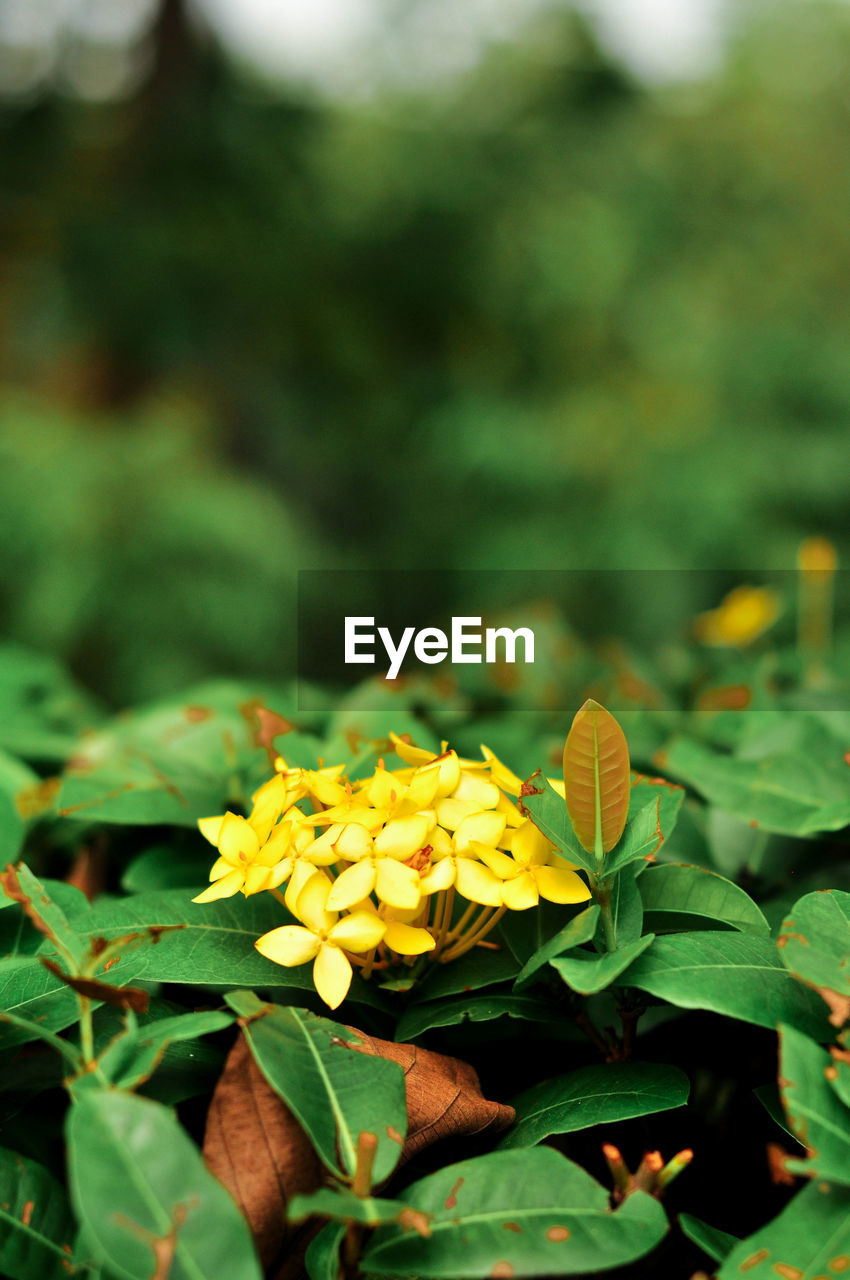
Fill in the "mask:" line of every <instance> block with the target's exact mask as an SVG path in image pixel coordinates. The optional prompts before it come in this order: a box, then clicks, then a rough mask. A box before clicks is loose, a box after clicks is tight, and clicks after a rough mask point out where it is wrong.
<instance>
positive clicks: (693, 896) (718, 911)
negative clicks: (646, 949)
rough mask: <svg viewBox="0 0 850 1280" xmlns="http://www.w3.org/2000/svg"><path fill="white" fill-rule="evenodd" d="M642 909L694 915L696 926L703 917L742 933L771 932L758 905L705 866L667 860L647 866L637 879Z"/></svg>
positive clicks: (658, 913) (741, 890)
mask: <svg viewBox="0 0 850 1280" xmlns="http://www.w3.org/2000/svg"><path fill="white" fill-rule="evenodd" d="M639 889H640V895H641V898H642V899H643V906H644V911H646V912H651V913H652V914H653V915H654V916H662V917H663V916H664V915H666V914H668V913H671V912H673V913H675V914H677V915H682V916H693V918H694V922H695V927H697V928H701V927H702V926H701V925H700V924H696V922H698V921H702V920H704V919H706V918H707V919H709V920H721V921H723V923H724V924H728V925H730V926H731V927H732V928H734V929H738V930H740V931H741V932H743V933H764V934H767V933H769V932H770V928H769V926H768V923H767V921H766V920H765V918H764V916H763V914H762V912H761V910H760V908H759V907H758V906H757V905H756V903H755V902H753V900H752V898H751V897H750V896H749V894H747V893H745V892H744V890H743V889H741V888H739V887H738V885H736V884H733V883H732V881H731V880H725V879H724V878H723V876H719V875H717V874H716V872H714V871H706V869H705V868H704V867H693V866H686V865H684V864H683V863H676V862H669V863H664V864H663V865H661V866H657V867H649V868H647V870H646V871H645V873H644V874H643V875H642V876H641V878H640V885H639Z"/></svg>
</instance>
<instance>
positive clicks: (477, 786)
mask: <svg viewBox="0 0 850 1280" xmlns="http://www.w3.org/2000/svg"><path fill="white" fill-rule="evenodd" d="M454 798H455V800H461V801H462V802H463V803H464V804H473V805H474V806H475V808H476V809H495V807H496V805H497V804H498V803H499V788H498V787H497V786H496V784H495V783H494V782H488V781H487V779H486V778H482V777H481V776H480V775H478V774H475V773H467V772H466V771H465V770H464V771H462V772H461V775H460V782H459V783H458V784H457V787H456V788H455V793H454Z"/></svg>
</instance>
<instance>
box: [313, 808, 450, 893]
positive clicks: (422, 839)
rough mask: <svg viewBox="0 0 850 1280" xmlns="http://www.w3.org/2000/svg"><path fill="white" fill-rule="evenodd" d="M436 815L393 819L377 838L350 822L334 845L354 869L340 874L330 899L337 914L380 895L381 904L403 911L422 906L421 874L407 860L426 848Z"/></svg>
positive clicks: (412, 815)
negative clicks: (370, 897) (384, 903)
mask: <svg viewBox="0 0 850 1280" xmlns="http://www.w3.org/2000/svg"><path fill="white" fill-rule="evenodd" d="M433 826H434V822H433V814H432V815H430V816H429V815H427V814H422V813H416V814H410V815H409V816H408V817H406V818H393V819H392V820H391V821H390V822H388V823H387V825H386V826H385V827H383V828H382V830H381V831H379V832H378V834H377V835H376V836H375V837H374V839H373V838H372V837H371V836H370V835H369V832H368V831H367V830H366V828H365V827H359V826H356V825H355V824H354V823H349V824H348V825H347V826H345V827H344V828H343V830H342V831H341V833H340V835H339V838H338V839H337V841H336V844H335V846H334V848H335V850H336V851H337V852H338V853H339V854H340V856H341V857H343V858H345V859H347V860H348V861H349V862H350V864H351V865H350V866H348V867H346V868H345V870H344V871H342V872H340V874H339V876H338V877H337V879H336V880H335V882H334V886H333V889H332V890H331V895H330V898H329V900H328V901H329V905H330V908H331V910H333V911H344V910H345V909H346V908H347V907H351V906H353V904H354V903H355V902H360V901H362V899H363V898H368V897H369V895H370V893H373V892H374V893H376V894H377V896H378V898H379V899H380V900H381V902H386V903H387V905H388V906H390V907H398V908H399V909H401V910H405V909H408V908H415V907H418V906H419V903H420V901H421V899H422V888H421V883H420V879H419V872H418V871H417V870H416V869H415V868H414V867H412V866H407V865H405V864H406V860H407V859H408V858H412V857H413V856H414V854H416V853H418V852H419V850H420V849H423V848H424V847H425V845H426V844H427V842H428V836H429V832H430V831H431V830H432V829H433Z"/></svg>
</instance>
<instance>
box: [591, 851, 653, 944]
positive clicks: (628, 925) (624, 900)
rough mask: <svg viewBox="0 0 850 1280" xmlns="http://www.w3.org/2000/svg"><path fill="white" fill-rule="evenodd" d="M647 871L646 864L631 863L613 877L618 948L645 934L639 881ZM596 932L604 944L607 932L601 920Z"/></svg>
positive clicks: (612, 896) (612, 922)
mask: <svg viewBox="0 0 850 1280" xmlns="http://www.w3.org/2000/svg"><path fill="white" fill-rule="evenodd" d="M645 870H646V865H645V863H643V862H631V863H629V864H628V865H627V866H625V867H623V869H622V870H621V871H618V872H616V873H615V874H614V875H613V876H611V924H612V926H613V930H614V937H615V938H616V941H617V946H618V947H623V946H625V945H626V943H629V942H637V940H638V938H639V937H640V936H641V933H642V932H643V901H642V899H641V896H640V890H639V889H638V885H637V881H638V877H639V876H642V875H643V873H644V871H645ZM596 932H597V936H600V935H601V940H602V941H603V944H604V937H605V931H604V927H603V922H602V921H601V920H600V922H599V925H598V927H597V930H596ZM647 932H649V931H647Z"/></svg>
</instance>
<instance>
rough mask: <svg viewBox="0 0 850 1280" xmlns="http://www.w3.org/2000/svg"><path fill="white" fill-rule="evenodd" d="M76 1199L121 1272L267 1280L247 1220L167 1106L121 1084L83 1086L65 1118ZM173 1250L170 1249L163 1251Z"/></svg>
mask: <svg viewBox="0 0 850 1280" xmlns="http://www.w3.org/2000/svg"><path fill="white" fill-rule="evenodd" d="M67 1137H68V1163H69V1180H70V1187H71V1198H72V1201H73V1204H74V1209H75V1211H76V1213H77V1216H78V1218H79V1220H80V1222H81V1224H82V1225H83V1227H84V1228H85V1231H86V1235H87V1238H88V1239H89V1241H90V1242H92V1243H94V1244H95V1246H96V1248H97V1250H98V1254H99V1257H100V1259H101V1260H102V1261H103V1262H104V1263H105V1264H106V1266H107V1267H108V1269H109V1271H110V1272H114V1274H115V1276H116V1277H121V1278H122V1280H150V1278H151V1276H152V1275H154V1274H155V1272H156V1268H157V1263H158V1262H159V1265H160V1267H161V1266H162V1263H161V1258H162V1255H163V1253H164V1251H165V1250H168V1249H171V1250H173V1258H172V1261H171V1266H170V1269H169V1270H168V1273H167V1274H168V1276H169V1280H208V1277H209V1276H215V1275H218V1274H219V1273H220V1270H221V1264H222V1259H224V1258H226V1259H227V1275H228V1280H261V1272H260V1267H259V1263H258V1261H257V1258H256V1254H255V1251H254V1245H253V1242H252V1240H251V1236H250V1233H249V1231H248V1227H247V1225H246V1223H245V1221H244V1219H243V1218H242V1216H241V1214H240V1213H239V1211H238V1209H237V1208H236V1206H235V1204H234V1203H233V1201H232V1200H231V1199H230V1196H229V1195H228V1194H227V1192H226V1191H225V1190H224V1188H223V1187H222V1186H221V1184H220V1183H219V1182H217V1181H216V1179H215V1178H214V1177H213V1176H212V1174H211V1173H209V1172H208V1171H207V1168H206V1166H205V1165H204V1162H203V1160H202V1159H201V1154H200V1152H199V1151H198V1150H197V1148H196V1147H195V1146H194V1144H193V1143H192V1141H191V1140H190V1138H189V1137H188V1136H187V1134H186V1133H185V1132H184V1130H183V1129H182V1128H181V1127H180V1125H179V1124H178V1122H177V1120H176V1118H175V1116H174V1115H173V1113H172V1112H171V1111H169V1110H168V1109H167V1108H165V1107H162V1106H160V1105H159V1104H158V1103H156V1102H151V1101H150V1100H149V1099H147V1098H139V1097H137V1096H135V1095H134V1094H129V1093H121V1092H119V1091H118V1090H115V1089H100V1090H93V1089H92V1090H86V1091H85V1092H83V1093H81V1094H79V1095H78V1097H77V1099H76V1101H75V1102H74V1103H73V1105H72V1107H71V1109H70V1111H69V1114H68V1123H67ZM166 1256H167V1254H166Z"/></svg>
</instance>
